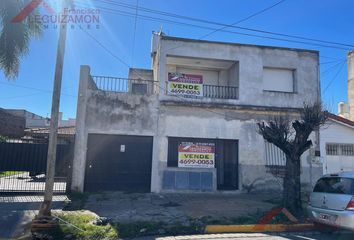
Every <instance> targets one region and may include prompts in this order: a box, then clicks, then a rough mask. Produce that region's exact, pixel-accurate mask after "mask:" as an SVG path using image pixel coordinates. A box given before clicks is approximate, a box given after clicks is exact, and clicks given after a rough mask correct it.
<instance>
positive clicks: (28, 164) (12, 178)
mask: <svg viewBox="0 0 354 240" xmlns="http://www.w3.org/2000/svg"><path fill="white" fill-rule="evenodd" d="M47 151H48V144H33V143H23V142H1V143H0V193H21V192H27V193H39V192H44V189H45V180H46V175H45V173H46V166H47ZM72 156H73V147H72V145H69V144H68V145H58V147H57V158H56V159H57V160H56V171H55V183H54V193H57V194H63V193H66V190H67V186H68V187H69V184H68V185H67V182H69V180H70V175H71V174H70V173H71V171H69V169H70V168H71V161H72Z"/></svg>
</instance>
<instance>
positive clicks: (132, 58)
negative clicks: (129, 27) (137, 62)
mask: <svg viewBox="0 0 354 240" xmlns="http://www.w3.org/2000/svg"><path fill="white" fill-rule="evenodd" d="M138 7H139V0H136V8H135V19H134V31H133V47H132V56H131V64H133V60H134V48H135V38H136V25H137V22H138Z"/></svg>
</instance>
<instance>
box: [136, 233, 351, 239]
mask: <svg viewBox="0 0 354 240" xmlns="http://www.w3.org/2000/svg"><path fill="white" fill-rule="evenodd" d="M150 239H156V240H192V239H198V240H201V239H207V240H223V239H225V240H233V239H235V240H243V239H245V240H246V239H252V240H286V239H291V240H352V239H354V233H352V232H338V233H333V234H321V233H318V232H306V233H286V234H285V233H284V234H265V233H238V234H235V233H230V234H208V235H191V236H177V237H161V238H150ZM140 240H144V239H143V238H141V239H140ZM145 240H148V238H145Z"/></svg>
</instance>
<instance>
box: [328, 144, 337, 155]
mask: <svg viewBox="0 0 354 240" xmlns="http://www.w3.org/2000/svg"><path fill="white" fill-rule="evenodd" d="M326 154H327V155H339V144H326Z"/></svg>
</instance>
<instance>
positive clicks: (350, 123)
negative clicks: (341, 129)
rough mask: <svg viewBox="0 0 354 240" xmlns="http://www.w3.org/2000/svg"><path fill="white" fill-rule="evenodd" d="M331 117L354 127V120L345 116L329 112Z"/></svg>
mask: <svg viewBox="0 0 354 240" xmlns="http://www.w3.org/2000/svg"><path fill="white" fill-rule="evenodd" d="M328 117H329V119H332V120H335V121H338V122H341V123H344V124H346V125H349V126H351V127H354V122H353V121H351V120H349V119H346V118H344V117H340V116H337V115H334V114H332V113H329V116H328Z"/></svg>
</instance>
